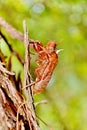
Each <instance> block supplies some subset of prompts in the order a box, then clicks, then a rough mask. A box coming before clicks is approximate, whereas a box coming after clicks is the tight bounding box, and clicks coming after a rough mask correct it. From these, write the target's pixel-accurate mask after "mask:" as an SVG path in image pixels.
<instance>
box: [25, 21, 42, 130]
mask: <svg viewBox="0 0 87 130" xmlns="http://www.w3.org/2000/svg"><path fill="white" fill-rule="evenodd" d="M23 26H24V45H25V63H24V86H23V87H25V89H24V92H25V96H26V104H27V106H26V111H27V119H28V122H29V125H30V130H40V128H39V125H38V123H37V118H36V115H35V109H34V102H33V95H32V90H31V87H26V86H27V85H29V84H30V83H31V78H30V77H31V76H30V72H29V70H30V51H29V47H30V46H29V39H28V30H27V27H26V22H25V21H24V22H23Z"/></svg>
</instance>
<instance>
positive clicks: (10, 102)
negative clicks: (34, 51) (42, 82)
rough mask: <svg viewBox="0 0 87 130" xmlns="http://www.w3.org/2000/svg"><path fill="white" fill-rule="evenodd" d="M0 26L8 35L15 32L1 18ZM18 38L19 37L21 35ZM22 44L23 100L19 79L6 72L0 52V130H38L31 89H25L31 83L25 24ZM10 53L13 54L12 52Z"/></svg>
mask: <svg viewBox="0 0 87 130" xmlns="http://www.w3.org/2000/svg"><path fill="white" fill-rule="evenodd" d="M0 25H1V26H3V27H4V28H5V29H6V30H7V31H8V32H9V33H11V32H14V31H15V30H13V31H12V30H11V26H10V25H8V24H7V23H6V22H5V21H3V19H2V18H0ZM0 34H1V33H0ZM19 34H20V33H19ZM14 35H15V37H17V36H18V35H17V32H16V31H15V34H14ZM3 36H4V35H2V34H1V37H2V38H3V39H4V40H6V39H5V37H3ZM19 36H20V37H21V34H20V35H19ZM19 39H21V38H19ZM22 40H23V36H22ZM5 42H6V41H5ZM24 44H25V60H24V75H25V76H24V85H22V87H25V89H24V95H25V98H24V97H23V94H22V89H20V85H21V81H20V79H19V80H18V81H17V80H16V78H15V74H14V73H13V72H10V71H8V70H7V68H6V67H5V63H4V56H3V54H2V53H1V50H0V130H40V127H39V125H38V122H37V117H36V114H35V107H34V102H33V94H32V90H31V87H28V88H26V86H27V85H29V84H30V82H31V79H30V74H29V67H30V66H29V64H30V58H29V57H30V56H29V55H30V52H29V38H28V32H27V28H26V24H25V25H24ZM11 51H12V52H14V50H11ZM16 56H17V55H16ZM17 58H18V56H17ZM19 60H20V59H19Z"/></svg>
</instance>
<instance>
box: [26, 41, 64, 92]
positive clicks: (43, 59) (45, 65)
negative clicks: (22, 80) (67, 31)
mask: <svg viewBox="0 0 87 130" xmlns="http://www.w3.org/2000/svg"><path fill="white" fill-rule="evenodd" d="M30 45H32V46H33V48H34V49H35V51H36V52H37V54H38V58H37V60H36V63H37V67H36V68H35V75H36V80H35V82H34V83H33V82H32V83H31V84H30V85H28V86H27V87H29V86H31V87H32V91H33V93H34V94H37V93H41V92H42V91H43V90H44V89H45V88H46V86H47V85H48V83H49V81H50V79H51V77H52V74H53V71H54V69H55V67H56V65H57V63H58V53H59V52H60V51H62V49H60V50H56V46H57V44H56V43H55V42H53V41H50V42H48V43H47V45H46V46H43V44H42V43H41V42H38V41H34V42H30Z"/></svg>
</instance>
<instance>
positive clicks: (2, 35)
mask: <svg viewBox="0 0 87 130" xmlns="http://www.w3.org/2000/svg"><path fill="white" fill-rule="evenodd" d="M0 35H1V37H2V38H3V39H4V41H5V42H6V43H7V45H8V47H9V49H10V51H11V52H12V53H13V54H14V55H15V56H16V57H17V58H18V60H19V61H20V63H21V64H22V65H23V64H24V60H23V59H22V58H21V57H20V55H19V53H17V52H16V51H15V50H14V49H13V48H12V46H11V44H10V43H9V42H8V40H7V38H6V37H5V35H4V34H3V33H2V32H1V31H0Z"/></svg>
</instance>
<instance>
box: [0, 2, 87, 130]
mask: <svg viewBox="0 0 87 130" xmlns="http://www.w3.org/2000/svg"><path fill="white" fill-rule="evenodd" d="M0 17H3V18H4V19H5V20H6V21H7V22H9V23H10V24H11V25H13V26H14V27H15V28H16V29H18V30H19V31H21V32H22V33H23V20H24V19H25V20H26V23H27V27H28V31H29V36H30V37H31V38H32V39H34V40H39V41H41V42H42V43H43V44H44V45H45V44H46V43H47V42H48V41H49V40H53V41H55V42H56V43H57V44H58V46H57V49H61V48H62V49H64V50H63V51H62V52H61V53H59V63H58V65H57V67H56V69H55V71H54V73H53V76H52V79H51V81H50V83H49V85H48V87H47V89H46V90H45V91H44V92H43V93H42V94H39V95H36V96H35V97H34V99H35V102H39V101H41V100H44V99H45V100H48V103H47V104H41V105H39V106H37V107H36V112H37V115H38V117H40V118H41V119H43V120H44V121H45V122H46V123H47V124H49V125H50V126H51V127H52V128H53V130H87V1H86V0H15V1H13V0H5V1H4V0H0ZM2 31H3V32H4V34H5V35H6V37H7V39H8V41H9V42H10V43H11V45H12V47H13V48H14V49H15V50H16V51H17V52H19V54H20V55H21V56H22V57H24V45H23V43H22V42H20V41H18V40H16V39H12V38H11V37H10V35H9V34H7V33H6V31H5V30H4V29H3V28H2ZM0 49H1V50H2V51H3V52H4V54H5V55H6V56H8V57H9V56H12V62H13V66H12V70H13V71H15V72H16V75H17V74H18V72H20V71H21V73H22V74H21V77H22V76H23V67H22V66H21V64H20V63H19V62H18V60H17V59H16V57H15V56H13V54H11V53H10V51H9V49H8V47H7V45H6V43H5V42H4V41H3V40H2V39H0ZM31 57H32V64H31V74H32V77H34V73H33V70H34V67H35V62H33V61H34V59H35V56H33V55H32V56H31ZM39 123H40V126H41V129H42V130H48V127H47V126H46V125H44V124H43V123H42V122H41V121H40V120H39Z"/></svg>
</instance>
